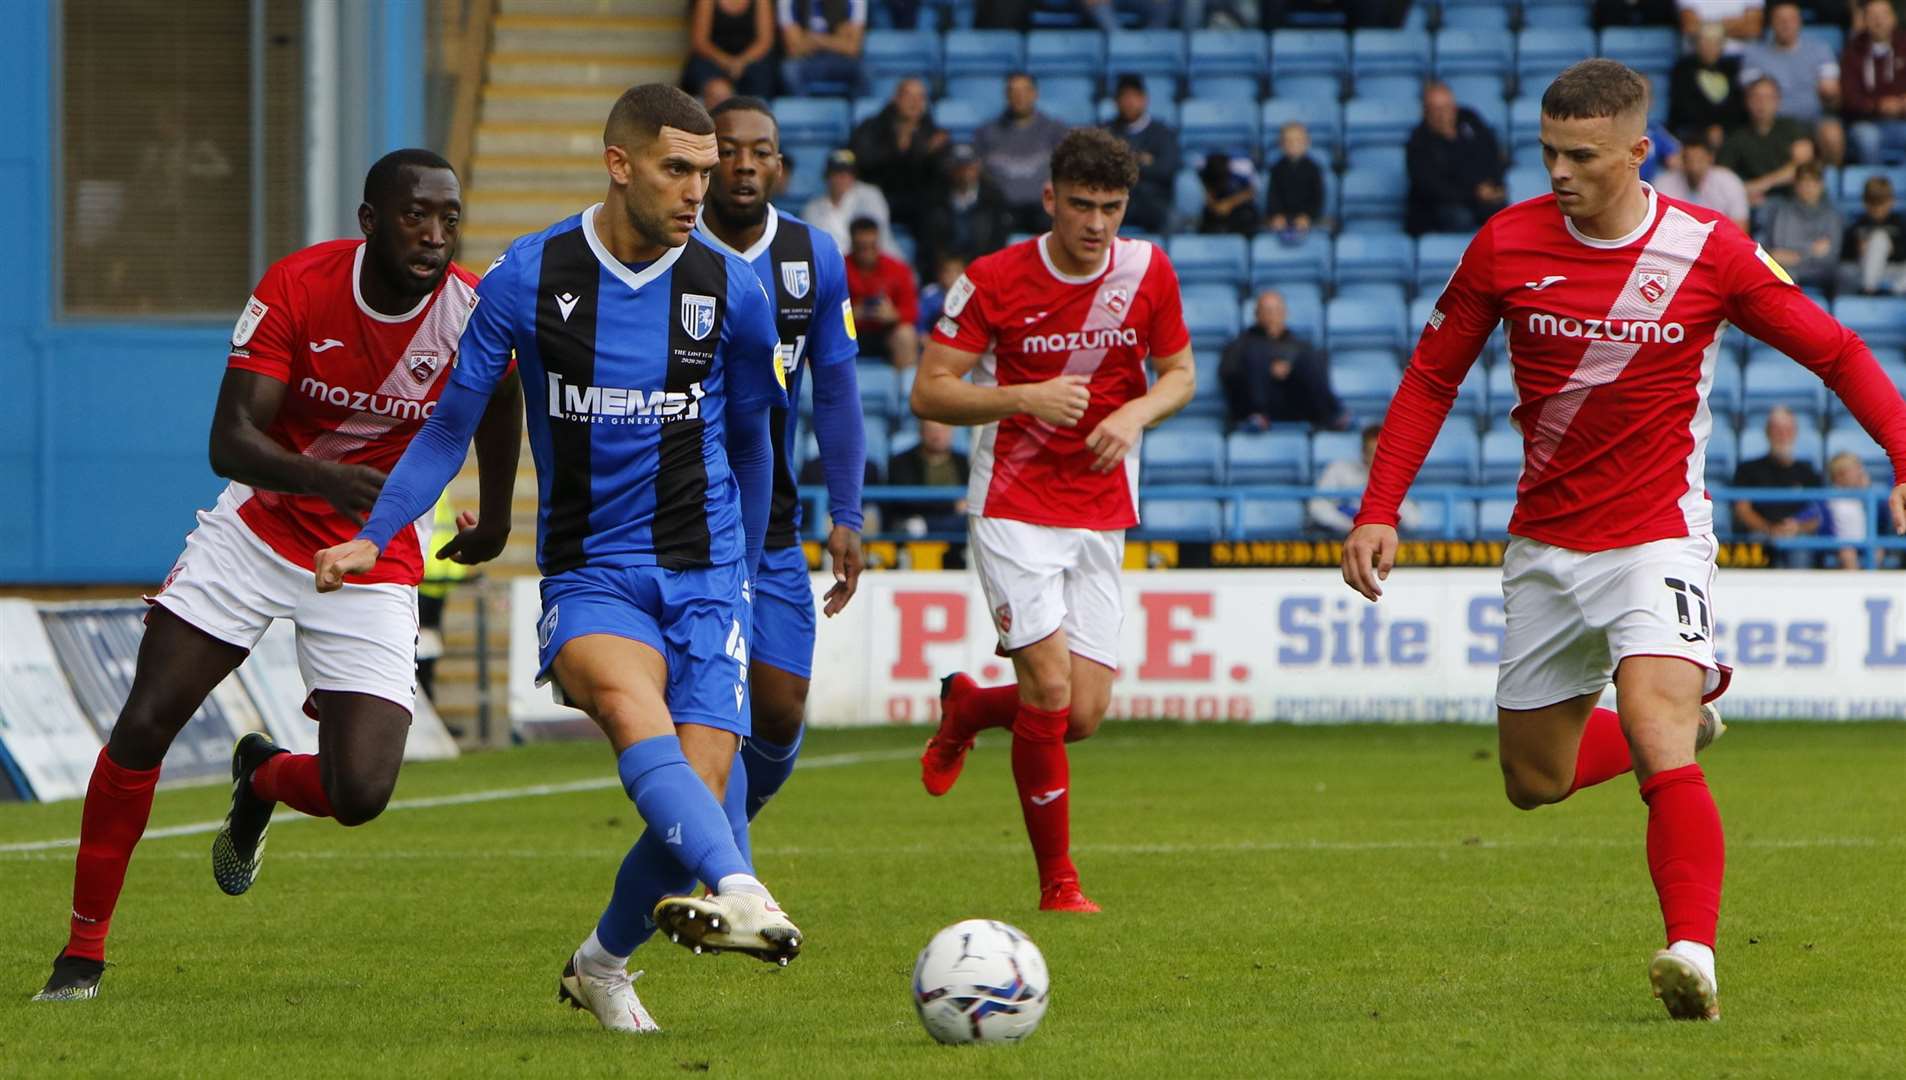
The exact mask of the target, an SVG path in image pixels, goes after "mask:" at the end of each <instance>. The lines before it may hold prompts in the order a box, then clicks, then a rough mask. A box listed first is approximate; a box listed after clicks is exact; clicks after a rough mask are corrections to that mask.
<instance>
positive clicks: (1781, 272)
mask: <svg viewBox="0 0 1906 1080" xmlns="http://www.w3.org/2000/svg"><path fill="white" fill-rule="evenodd" d="M1754 255H1755V256H1756V257H1757V258H1759V259H1760V261H1761V262H1764V263H1766V264H1767V269H1769V270H1772V271H1773V272H1774V276H1775V277H1777V278H1779V279H1780V282H1781V284H1783V285H1792V284H1793V278H1792V277H1791V276H1789V275H1788V273H1787V268H1786V267H1784V266H1782V265H1780V262H1779V261H1778V260H1776V259H1775V258H1774V257H1773V256H1772V255H1769V254H1767V249H1766V248H1764V247H1761V246H1760V245H1759V244H1755V245H1754Z"/></svg>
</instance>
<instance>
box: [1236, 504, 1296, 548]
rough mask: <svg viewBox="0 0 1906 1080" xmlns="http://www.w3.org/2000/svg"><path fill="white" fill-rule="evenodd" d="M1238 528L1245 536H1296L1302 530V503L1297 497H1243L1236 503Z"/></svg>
mask: <svg viewBox="0 0 1906 1080" xmlns="http://www.w3.org/2000/svg"><path fill="white" fill-rule="evenodd" d="M1238 530H1239V532H1240V533H1242V534H1243V535H1244V536H1246V537H1258V538H1268V537H1290V538H1293V539H1294V538H1296V537H1299V536H1302V535H1303V532H1304V504H1303V502H1302V501H1300V500H1297V499H1244V500H1241V501H1240V502H1239V503H1238Z"/></svg>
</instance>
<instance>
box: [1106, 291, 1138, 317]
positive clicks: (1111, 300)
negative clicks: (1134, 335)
mask: <svg viewBox="0 0 1906 1080" xmlns="http://www.w3.org/2000/svg"><path fill="white" fill-rule="evenodd" d="M1131 302H1132V291H1131V290H1130V289H1127V288H1126V287H1125V286H1123V285H1113V286H1111V287H1110V288H1107V289H1106V290H1105V291H1103V292H1101V293H1099V303H1101V304H1104V305H1105V310H1107V311H1109V312H1111V313H1112V314H1114V315H1123V314H1125V309H1126V308H1127V307H1129V306H1130V305H1131Z"/></svg>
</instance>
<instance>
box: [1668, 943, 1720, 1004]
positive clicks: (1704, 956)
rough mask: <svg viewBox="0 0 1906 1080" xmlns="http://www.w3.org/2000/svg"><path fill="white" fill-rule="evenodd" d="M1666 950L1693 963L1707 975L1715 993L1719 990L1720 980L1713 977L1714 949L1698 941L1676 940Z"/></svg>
mask: <svg viewBox="0 0 1906 1080" xmlns="http://www.w3.org/2000/svg"><path fill="white" fill-rule="evenodd" d="M1668 951H1669V952H1671V953H1673V954H1674V955H1676V956H1678V957H1680V958H1681V959H1683V960H1686V961H1687V962H1688V963H1690V964H1693V965H1694V966H1695V968H1696V969H1698V970H1699V971H1700V972H1701V974H1703V975H1706V976H1707V981H1708V985H1710V986H1712V987H1714V992H1715V993H1717V994H1718V993H1720V992H1721V983H1720V980H1718V979H1716V978H1715V977H1714V950H1713V949H1712V948H1710V947H1708V946H1706V945H1703V944H1701V943H1700V942H1698V941H1677V942H1675V943H1674V944H1672V945H1670V946H1668Z"/></svg>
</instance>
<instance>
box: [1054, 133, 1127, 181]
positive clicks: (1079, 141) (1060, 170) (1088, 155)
mask: <svg viewBox="0 0 1906 1080" xmlns="http://www.w3.org/2000/svg"><path fill="white" fill-rule="evenodd" d="M1052 182H1053V183H1054V184H1077V185H1079V186H1080V187H1084V188H1092V189H1094V190H1098V191H1130V190H1131V189H1132V187H1133V186H1134V185H1136V184H1137V183H1138V159H1137V158H1136V157H1133V156H1132V148H1131V147H1130V146H1127V145H1126V143H1125V140H1124V139H1121V138H1119V137H1118V136H1116V135H1114V134H1112V133H1111V132H1109V131H1106V130H1105V129H1104V128H1073V129H1072V130H1071V131H1068V132H1066V136H1065V138H1063V139H1060V140H1059V145H1058V146H1055V147H1053V149H1052Z"/></svg>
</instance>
